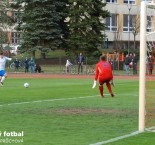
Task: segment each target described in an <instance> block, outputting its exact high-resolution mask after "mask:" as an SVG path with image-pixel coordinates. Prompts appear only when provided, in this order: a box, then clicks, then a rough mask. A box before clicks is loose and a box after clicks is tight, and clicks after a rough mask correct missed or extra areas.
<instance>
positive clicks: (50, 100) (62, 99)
mask: <svg viewBox="0 0 155 145" xmlns="http://www.w3.org/2000/svg"><path fill="white" fill-rule="evenodd" d="M98 96H99V95H95V96H85V97H77V98H61V99H49V100H37V101H31V102H19V103H10V104H2V105H0V107H3V106H6V105H10V106H11V105H22V104H30V103H41V102H52V101H64V100H76V99H86V98H93V97H98Z"/></svg>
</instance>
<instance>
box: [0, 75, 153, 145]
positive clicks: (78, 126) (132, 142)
mask: <svg viewBox="0 0 155 145" xmlns="http://www.w3.org/2000/svg"><path fill="white" fill-rule="evenodd" d="M25 82H28V83H29V84H30V87H29V88H24V87H23V84H24V83H25ZM92 83H93V78H92V79H69V78H68V79H12V78H8V79H7V80H6V81H5V86H4V87H1V88H0V105H1V106H0V132H2V133H3V132H4V131H8V132H11V131H16V132H21V131H23V132H24V136H23V137H9V138H10V139H22V138H23V143H18V144H20V145H32V144H33V145H89V144H92V143H96V142H100V141H105V140H109V139H111V138H115V137H118V136H122V135H126V134H129V133H131V132H134V131H137V130H138V81H137V80H116V81H115V83H116V87H115V88H113V89H114V92H115V94H116V97H115V98H111V97H110V95H109V94H108V92H107V89H106V87H105V89H104V90H105V98H104V99H101V98H100V97H99V91H98V88H97V87H96V88H95V89H92V88H91V87H92ZM80 97H81V98H80ZM82 97H83V98H82ZM35 101H36V102H35ZM37 101H38V102H37ZM22 102H23V103H22ZM8 104H9V105H8ZM153 135H154V134H153V133H148V132H147V133H143V134H140V135H137V136H133V137H129V138H126V139H123V140H120V141H117V142H113V143H109V144H110V145H143V144H144V145H147V143H148V142H147V141H149V144H148V145H154V141H155V139H154V137H153ZM4 138H6V137H4V136H1V138H0V139H4ZM0 144H1V143H0ZM16 144H17V143H12V144H11V145H16ZM109 144H108V145H109Z"/></svg>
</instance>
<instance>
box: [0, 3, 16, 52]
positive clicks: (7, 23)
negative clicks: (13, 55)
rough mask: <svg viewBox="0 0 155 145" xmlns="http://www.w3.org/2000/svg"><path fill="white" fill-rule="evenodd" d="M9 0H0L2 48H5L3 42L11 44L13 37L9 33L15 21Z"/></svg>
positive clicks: (0, 41)
mask: <svg viewBox="0 0 155 145" xmlns="http://www.w3.org/2000/svg"><path fill="white" fill-rule="evenodd" d="M10 9H11V7H10V3H9V0H1V1H0V49H3V45H2V44H8V45H9V44H10V43H11V39H10V37H9V36H10V35H9V33H10V32H11V30H12V29H13V26H14V21H13V18H12V15H11V14H10Z"/></svg>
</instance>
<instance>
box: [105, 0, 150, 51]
mask: <svg viewBox="0 0 155 145" xmlns="http://www.w3.org/2000/svg"><path fill="white" fill-rule="evenodd" d="M145 1H147V2H151V1H152V0H145ZM105 2H106V3H107V5H106V9H107V10H108V11H109V12H110V14H111V17H108V18H106V20H105V23H106V26H107V27H106V31H105V34H106V36H107V40H106V41H107V43H108V45H106V47H108V48H113V49H128V50H130V51H132V50H135V49H139V40H140V36H139V31H140V4H141V0H105ZM148 19H150V17H148Z"/></svg>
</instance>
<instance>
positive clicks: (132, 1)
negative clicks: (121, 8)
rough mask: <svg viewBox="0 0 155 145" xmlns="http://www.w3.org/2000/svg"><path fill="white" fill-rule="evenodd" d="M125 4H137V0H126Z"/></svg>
mask: <svg viewBox="0 0 155 145" xmlns="http://www.w3.org/2000/svg"><path fill="white" fill-rule="evenodd" d="M124 3H125V4H135V0H124Z"/></svg>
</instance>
